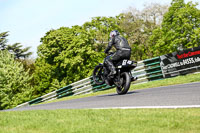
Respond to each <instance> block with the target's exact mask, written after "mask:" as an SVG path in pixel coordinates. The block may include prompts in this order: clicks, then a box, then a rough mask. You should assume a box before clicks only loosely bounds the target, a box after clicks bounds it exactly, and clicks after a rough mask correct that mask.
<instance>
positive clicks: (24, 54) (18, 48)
mask: <svg viewBox="0 0 200 133" xmlns="http://www.w3.org/2000/svg"><path fill="white" fill-rule="evenodd" d="M22 47H23V46H22V45H20V43H15V44H13V45H8V46H7V50H8V51H9V52H10V53H11V54H13V55H14V56H15V58H16V59H20V58H23V59H25V58H28V57H29V56H31V55H32V52H28V51H29V49H30V48H31V47H26V48H22Z"/></svg>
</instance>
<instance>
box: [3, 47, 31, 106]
mask: <svg viewBox="0 0 200 133" xmlns="http://www.w3.org/2000/svg"><path fill="white" fill-rule="evenodd" d="M31 79H32V77H30V76H29V73H28V72H25V71H24V68H23V65H22V64H21V63H20V62H18V61H16V60H15V59H14V57H13V56H12V55H11V54H10V53H9V52H8V51H6V50H4V51H0V109H8V108H11V107H15V106H16V105H18V104H20V103H23V102H25V101H27V100H30V97H31V94H32V87H31V86H30V84H29V82H30V81H31Z"/></svg>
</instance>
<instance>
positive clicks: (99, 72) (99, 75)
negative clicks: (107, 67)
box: [92, 64, 105, 85]
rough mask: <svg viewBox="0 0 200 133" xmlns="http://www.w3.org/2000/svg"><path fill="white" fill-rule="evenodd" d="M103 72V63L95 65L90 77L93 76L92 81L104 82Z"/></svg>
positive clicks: (100, 83)
mask: <svg viewBox="0 0 200 133" xmlns="http://www.w3.org/2000/svg"><path fill="white" fill-rule="evenodd" d="M103 72H104V69H103V65H101V64H99V65H97V66H96V67H95V68H94V70H93V74H92V77H93V81H94V83H95V84H97V85H102V84H104V83H105V78H104V76H103Z"/></svg>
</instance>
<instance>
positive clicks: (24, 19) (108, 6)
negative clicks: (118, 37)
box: [0, 0, 200, 58]
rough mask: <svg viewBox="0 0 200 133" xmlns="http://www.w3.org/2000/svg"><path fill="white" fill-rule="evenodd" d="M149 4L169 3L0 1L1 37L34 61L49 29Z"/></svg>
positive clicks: (162, 1) (150, 0)
mask: <svg viewBox="0 0 200 133" xmlns="http://www.w3.org/2000/svg"><path fill="white" fill-rule="evenodd" d="M188 1H189V0H185V2H188ZM192 1H193V2H198V1H199V0H192ZM151 3H160V4H168V5H170V3H171V0H0V16H1V20H0V33H1V32H5V31H9V37H8V43H9V44H13V43H16V42H19V43H21V44H22V45H23V46H25V47H27V46H31V49H30V51H31V52H34V54H33V57H34V58H36V56H37V54H36V51H37V46H38V45H40V38H41V37H43V36H44V35H45V33H46V32H47V31H49V30H50V29H58V28H60V27H62V26H65V27H71V26H73V25H82V24H83V23H85V22H86V21H90V20H91V18H92V17H97V16H107V17H108V16H113V17H114V16H116V15H119V14H120V13H121V12H123V11H124V10H127V9H128V8H129V7H135V8H137V9H139V10H142V9H143V8H144V4H151ZM199 7H200V6H198V8H199Z"/></svg>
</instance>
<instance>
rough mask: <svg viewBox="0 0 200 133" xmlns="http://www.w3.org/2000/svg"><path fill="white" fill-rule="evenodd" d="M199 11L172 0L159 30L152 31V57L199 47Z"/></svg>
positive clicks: (179, 1) (181, 1)
mask: <svg viewBox="0 0 200 133" xmlns="http://www.w3.org/2000/svg"><path fill="white" fill-rule="evenodd" d="M199 34H200V10H199V9H197V8H196V4H192V3H191V2H189V3H187V4H185V3H184V1H183V0H173V1H172V3H171V7H170V8H169V11H168V12H167V13H166V14H165V15H164V19H163V22H162V25H161V28H157V29H155V30H154V32H153V35H152V36H151V38H150V44H151V47H152V52H154V56H159V55H162V54H167V53H170V52H174V51H177V50H179V49H184V48H191V47H195V46H199V45H200V42H199Z"/></svg>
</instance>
